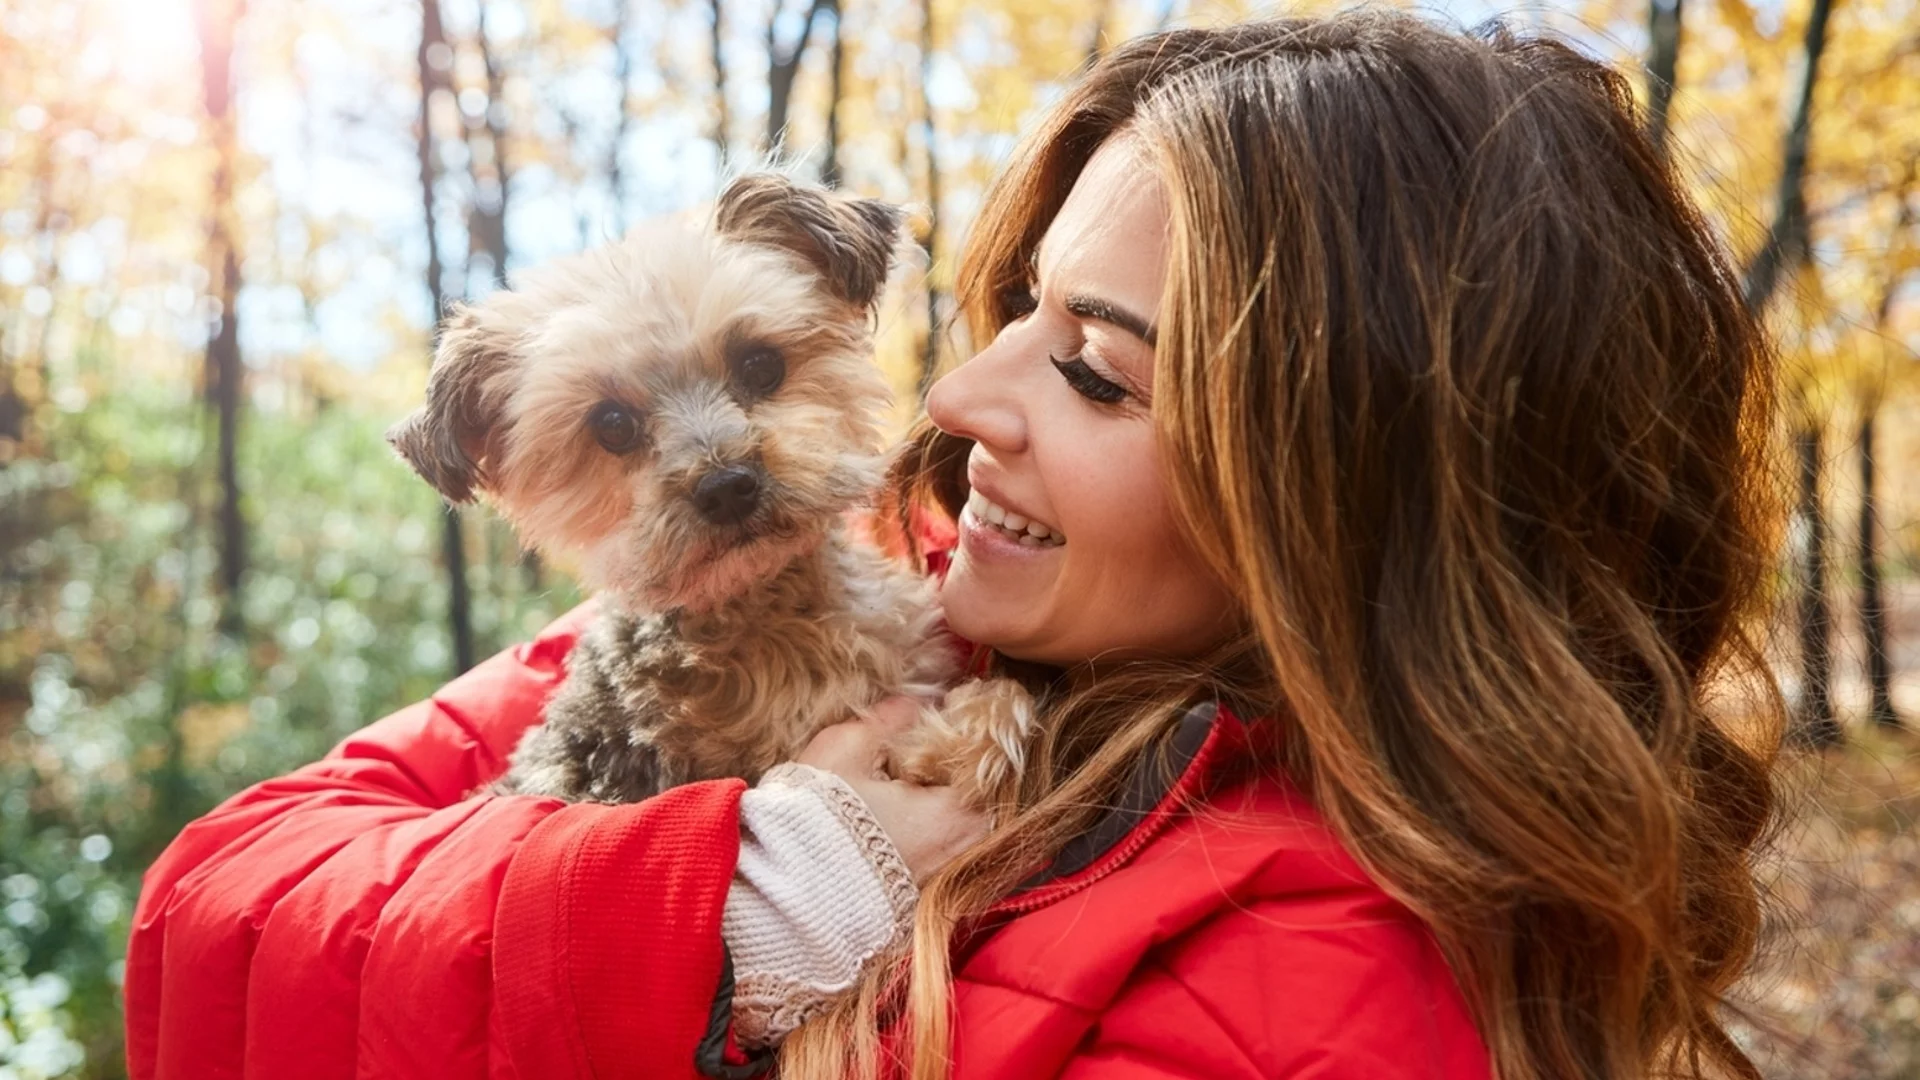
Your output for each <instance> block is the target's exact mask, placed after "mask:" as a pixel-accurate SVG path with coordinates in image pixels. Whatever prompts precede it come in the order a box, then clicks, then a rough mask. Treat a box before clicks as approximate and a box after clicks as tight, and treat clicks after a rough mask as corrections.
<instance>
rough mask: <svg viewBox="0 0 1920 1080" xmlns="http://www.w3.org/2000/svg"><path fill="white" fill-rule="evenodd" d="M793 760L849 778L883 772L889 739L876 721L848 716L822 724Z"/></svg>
mask: <svg viewBox="0 0 1920 1080" xmlns="http://www.w3.org/2000/svg"><path fill="white" fill-rule="evenodd" d="M794 760H795V761H798V762H800V763H801V764H802V765H811V766H813V767H814V768H816V769H825V770H826V771H828V772H831V773H839V774H840V775H841V776H845V777H849V778H851V777H856V776H858V777H868V776H873V777H878V776H884V775H885V769H884V766H885V764H886V740H885V738H884V737H883V736H882V735H881V733H880V730H879V729H878V728H877V727H876V726H875V725H873V724H870V723H867V722H866V721H864V720H848V721H846V722H845V723H841V724H834V725H833V726H831V727H826V728H821V729H820V731H819V733H818V734H816V735H814V737H813V738H812V739H811V740H809V741H808V743H807V745H806V747H805V748H804V749H802V750H801V751H800V754H799V756H798V757H796V758H795V759H794Z"/></svg>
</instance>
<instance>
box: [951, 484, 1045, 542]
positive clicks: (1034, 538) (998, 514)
mask: <svg viewBox="0 0 1920 1080" xmlns="http://www.w3.org/2000/svg"><path fill="white" fill-rule="evenodd" d="M964 513H965V514H968V515H971V516H972V517H973V518H974V520H976V521H978V522H980V524H982V525H984V526H986V527H988V528H991V529H998V530H999V531H1000V532H1001V533H1002V534H1004V535H1005V536H1006V537H1007V538H1008V539H1010V540H1016V541H1018V542H1019V544H1020V545H1021V546H1022V547H1064V546H1066V543H1067V538H1066V536H1065V535H1064V534H1062V533H1061V532H1060V531H1059V530H1058V529H1054V528H1051V527H1049V526H1046V525H1042V524H1041V523H1040V522H1038V521H1034V520H1032V519H1031V518H1026V517H1022V516H1021V515H1019V514H1016V513H1014V512H1013V511H1011V510H1008V509H1007V508H1006V507H1004V506H1001V505H1000V504H999V503H997V502H994V501H993V500H992V499H989V498H987V497H986V496H985V495H982V494H980V493H979V492H978V491H974V492H970V493H969V494H968V495H967V508H966V510H965V511H964Z"/></svg>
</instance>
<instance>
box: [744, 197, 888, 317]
mask: <svg viewBox="0 0 1920 1080" xmlns="http://www.w3.org/2000/svg"><path fill="white" fill-rule="evenodd" d="M713 219H714V227H715V228H716V229H718V230H719V232H720V234H721V235H722V236H728V237H732V238H733V239H735V240H741V241H744V242H746V243H750V244H762V245H765V246H767V247H775V248H780V249H782V250H784V251H790V252H792V253H794V254H795V255H798V256H800V257H801V258H802V259H805V260H806V261H807V263H808V264H809V265H811V266H812V267H813V268H814V269H816V270H818V271H819V272H820V275H821V276H822V277H823V278H825V279H826V282H827V286H828V287H829V288H830V289H831V290H832V291H833V293H834V295H836V296H838V297H840V298H841V299H842V300H846V301H848V302H850V303H853V304H858V305H860V306H862V307H866V306H869V305H871V304H872V303H873V302H874V301H875V300H876V299H878V298H879V296H880V288H881V286H883V285H885V284H886V283H887V271H888V270H889V269H891V268H892V266H893V254H894V246H895V245H896V244H897V243H898V242H899V238H900V223H901V221H902V219H903V215H902V213H901V211H900V208H899V207H897V206H895V205H893V204H892V203H888V202H882V201H880V200H879V199H862V198H856V197H854V196H849V195H841V194H838V193H836V192H832V191H828V190H826V189H824V188H817V187H803V186H801V185H798V184H795V183H794V182H793V181H791V180H789V179H787V178H786V177H784V176H781V175H780V174H778V173H768V172H760V173H748V174H746V175H744V176H741V177H739V178H738V179H736V180H734V181H733V183H731V184H728V185H727V189H726V190H725V191H723V192H721V193H720V199H719V201H718V202H717V203H716V204H715V205H714V210H713Z"/></svg>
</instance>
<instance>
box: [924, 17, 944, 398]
mask: <svg viewBox="0 0 1920 1080" xmlns="http://www.w3.org/2000/svg"><path fill="white" fill-rule="evenodd" d="M932 80H933V0H920V119H921V141H922V143H923V149H924V152H925V157H926V166H927V174H926V186H927V228H926V232H925V233H923V234H922V235H921V237H920V247H921V248H922V249H923V250H924V251H925V252H926V254H927V340H926V345H925V347H924V348H923V349H922V350H921V354H920V396H921V398H923V399H924V398H925V397H926V396H927V390H928V389H929V388H930V387H932V386H933V375H934V369H935V368H936V367H938V366H939V363H940V311H941V291H940V287H939V284H938V280H939V279H938V278H937V277H936V274H937V273H938V269H939V267H938V264H937V260H938V257H939V243H940V155H939V152H938V149H937V148H936V147H935V146H934V139H935V137H936V136H937V135H938V133H939V128H938V125H937V124H935V122H934V115H933V98H932V96H931V95H930V93H929V89H928V88H929V85H930V84H931V82H932Z"/></svg>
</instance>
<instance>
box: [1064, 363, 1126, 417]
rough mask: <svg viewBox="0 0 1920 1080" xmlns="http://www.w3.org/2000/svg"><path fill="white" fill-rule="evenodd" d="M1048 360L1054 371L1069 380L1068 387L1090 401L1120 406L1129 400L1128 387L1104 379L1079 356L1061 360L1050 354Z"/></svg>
mask: <svg viewBox="0 0 1920 1080" xmlns="http://www.w3.org/2000/svg"><path fill="white" fill-rule="evenodd" d="M1047 360H1048V362H1050V363H1052V364H1053V367H1054V370H1056V371H1058V372H1059V373H1060V377H1061V378H1063V379H1065V380H1067V385H1068V386H1071V387H1073V389H1074V392H1075V393H1078V394H1079V395H1080V396H1081V397H1084V398H1086V399H1087V400H1088V401H1095V402H1099V403H1100V404H1102V405H1118V404H1119V403H1121V402H1122V401H1125V400H1126V399H1127V388H1126V387H1124V386H1121V385H1120V384H1119V383H1117V382H1114V381H1113V380H1111V379H1106V378H1102V377H1101V376H1100V375H1099V374H1097V373H1096V372H1095V371H1094V370H1093V369H1092V368H1091V367H1088V366H1087V362H1086V361H1085V360H1082V359H1081V358H1080V357H1078V356H1070V357H1068V358H1067V359H1065V360H1060V359H1057V358H1056V357H1054V355H1053V354H1052V353H1048V354H1047Z"/></svg>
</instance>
